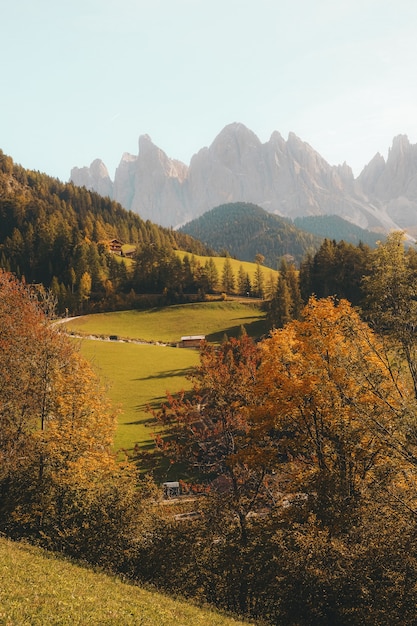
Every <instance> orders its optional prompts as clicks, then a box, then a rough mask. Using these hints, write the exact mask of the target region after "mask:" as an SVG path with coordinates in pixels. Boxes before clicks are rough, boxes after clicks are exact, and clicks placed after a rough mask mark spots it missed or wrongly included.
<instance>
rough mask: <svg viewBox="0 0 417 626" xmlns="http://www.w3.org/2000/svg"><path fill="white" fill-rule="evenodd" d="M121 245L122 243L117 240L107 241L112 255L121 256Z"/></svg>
mask: <svg viewBox="0 0 417 626" xmlns="http://www.w3.org/2000/svg"><path fill="white" fill-rule="evenodd" d="M122 245H123V243H122V242H121V241H120V240H119V239H112V240H111V241H109V250H110V252H113V254H119V255H120V256H121V254H122Z"/></svg>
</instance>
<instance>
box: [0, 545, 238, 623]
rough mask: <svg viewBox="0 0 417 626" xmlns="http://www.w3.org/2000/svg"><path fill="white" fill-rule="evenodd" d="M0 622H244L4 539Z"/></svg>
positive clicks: (0, 557) (0, 548) (0, 560)
mask: <svg viewBox="0 0 417 626" xmlns="http://www.w3.org/2000/svg"><path fill="white" fill-rule="evenodd" d="M0 624H8V625H10V626H29V625H30V626H47V625H51V624H53V625H61V626H66V625H68V626H84V625H86V624H88V625H89V626H96V625H97V626H129V625H132V626H137V625H139V624H140V625H141V626H172V625H174V624H175V625H176V626H185V625H190V626H191V625H192V626H232V625H233V624H235V625H238V624H243V622H239V621H236V620H233V619H231V618H228V617H225V616H224V615H220V614H217V613H215V612H214V611H209V610H202V609H198V608H196V607H194V606H192V605H190V604H187V603H186V602H181V601H180V600H172V599H170V598H167V597H165V596H163V595H161V594H158V593H155V592H151V591H145V590H143V589H141V588H140V587H136V586H133V585H129V584H126V583H123V582H121V581H120V580H119V579H117V578H116V577H113V576H109V575H106V574H104V573H101V572H94V571H93V570H91V569H87V568H84V567H80V566H78V565H75V564H72V563H70V562H68V561H65V560H63V559H61V558H58V557H55V556H54V555H52V554H48V553H47V552H44V551H42V550H39V549H38V548H34V547H32V546H28V545H26V544H16V543H12V542H10V541H8V540H6V539H0Z"/></svg>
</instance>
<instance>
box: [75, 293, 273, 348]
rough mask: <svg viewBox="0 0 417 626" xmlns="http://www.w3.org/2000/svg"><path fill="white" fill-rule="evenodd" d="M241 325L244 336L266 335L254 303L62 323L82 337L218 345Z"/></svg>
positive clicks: (201, 304)
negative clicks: (192, 339)
mask: <svg viewBox="0 0 417 626" xmlns="http://www.w3.org/2000/svg"><path fill="white" fill-rule="evenodd" d="M242 325H243V326H245V328H246V331H247V333H248V335H251V336H253V337H259V336H261V335H262V334H263V333H265V332H266V330H267V329H266V324H265V313H263V312H262V311H261V310H260V308H259V306H258V305H256V304H249V303H248V304H245V303H242V302H236V301H229V302H228V301H225V302H198V303H195V304H183V305H175V306H169V307H163V308H155V309H148V310H146V311H117V312H114V313H96V314H94V315H85V316H82V317H78V318H75V319H73V320H70V321H68V322H66V323H65V327H66V328H67V329H68V330H69V331H73V332H80V333H83V334H86V335H88V334H97V335H106V336H109V335H118V336H120V337H126V338H130V339H140V340H143V341H159V342H167V343H171V342H177V341H179V340H180V338H181V337H182V336H183V335H206V338H207V340H208V341H214V342H219V341H221V340H222V338H223V336H224V334H225V333H226V334H227V335H229V336H236V335H237V334H238V333H239V330H240V327H241V326H242Z"/></svg>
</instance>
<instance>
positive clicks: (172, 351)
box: [65, 301, 266, 450]
mask: <svg viewBox="0 0 417 626" xmlns="http://www.w3.org/2000/svg"><path fill="white" fill-rule="evenodd" d="M242 325H244V326H245V328H246V330H247V332H248V334H252V335H254V336H260V335H261V334H262V333H264V332H265V331H266V327H265V320H264V314H263V313H262V312H261V311H260V309H259V306H257V305H255V304H249V303H246V304H245V303H243V304H242V303H240V302H235V301H230V302H228V301H226V302H209V303H199V304H186V305H178V306H171V307H166V308H162V309H151V310H148V311H121V312H117V313H99V314H95V315H87V316H83V317H79V318H76V319H74V320H70V321H68V322H67V323H66V324H65V327H66V328H67V329H68V330H69V331H72V332H74V333H80V334H81V335H83V336H86V337H88V336H89V335H97V336H103V337H108V336H109V335H117V336H118V337H125V338H130V339H143V340H145V341H149V342H151V341H160V342H166V343H176V342H177V341H178V340H179V339H180V338H181V336H183V335H190V334H192V335H194V334H203V335H206V337H207V339H208V340H209V341H221V340H222V338H223V336H224V334H225V333H226V334H228V335H229V336H231V335H237V334H238V333H239V332H240V329H241V326H242ZM81 351H82V353H83V354H84V356H86V358H87V359H88V360H89V361H90V362H91V363H92V364H93V366H94V368H95V369H96V370H97V371H98V373H99V374H100V376H101V378H102V380H103V382H104V383H105V384H106V385H107V386H108V395H109V397H110V398H111V400H112V402H113V403H114V405H115V406H116V407H118V408H120V415H119V420H118V428H117V433H116V438H115V449H116V450H120V449H125V450H131V449H132V448H134V446H135V445H136V444H137V445H138V446H140V447H141V448H142V449H148V448H152V447H153V434H154V432H155V424H154V423H153V422H152V420H151V415H150V413H149V412H148V410H147V407H148V406H149V405H150V406H154V407H156V406H159V405H160V404H161V403H162V402H163V401H164V400H165V399H166V392H167V391H170V392H171V393H176V392H178V391H181V390H182V389H188V388H189V387H190V381H189V380H187V378H186V376H187V374H188V373H189V372H190V371H191V369H192V368H193V367H195V366H196V365H197V364H198V362H199V355H198V351H196V350H186V349H181V348H174V347H168V346H166V345H151V344H143V345H141V344H136V343H129V342H123V341H96V340H92V339H86V338H85V339H83V340H82V341H81Z"/></svg>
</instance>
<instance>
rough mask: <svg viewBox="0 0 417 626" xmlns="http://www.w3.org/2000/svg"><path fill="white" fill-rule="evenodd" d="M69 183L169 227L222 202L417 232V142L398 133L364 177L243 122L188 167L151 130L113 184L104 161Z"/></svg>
mask: <svg viewBox="0 0 417 626" xmlns="http://www.w3.org/2000/svg"><path fill="white" fill-rule="evenodd" d="M70 180H71V181H72V182H73V183H74V184H76V185H80V186H85V187H87V189H92V190H95V191H98V192H99V193H102V192H103V189H105V190H106V192H107V193H106V194H105V195H109V196H110V197H111V198H112V199H114V200H116V201H117V202H120V203H121V204H122V205H123V206H124V207H125V208H127V209H129V210H132V211H134V212H136V213H139V214H140V215H141V217H142V218H143V219H149V220H151V221H153V222H155V223H158V224H160V225H162V226H169V227H174V228H176V227H179V226H181V225H183V224H185V223H186V222H189V221H191V220H193V219H195V218H196V217H199V216H200V215H202V214H203V213H205V212H206V211H208V210H210V209H212V208H213V207H215V206H219V205H222V204H227V203H230V202H249V203H254V204H257V205H258V206H260V207H262V208H263V209H265V210H266V211H268V212H269V213H273V214H276V215H279V216H281V217H290V218H291V219H294V218H296V217H305V216H311V215H329V214H333V215H338V216H339V217H341V218H343V219H345V220H347V221H350V222H352V223H353V224H356V225H357V226H359V227H360V228H364V229H368V230H374V231H376V232H381V233H386V232H389V231H390V230H393V229H396V230H398V229H410V230H411V231H413V229H414V230H416V231H417V145H412V144H410V142H409V140H408V138H407V136H406V135H398V136H397V137H395V138H394V140H393V144H392V147H391V149H390V150H389V154H388V157H387V159H386V160H385V159H384V157H383V156H382V155H380V154H379V153H377V154H376V155H375V157H373V159H371V161H370V162H369V163H368V165H366V166H365V167H364V169H363V170H362V172H361V173H360V174H359V176H358V177H357V178H355V177H354V175H353V172H352V169H351V168H350V167H349V165H348V164H347V163H343V164H341V165H329V163H328V162H327V161H326V160H325V159H324V158H323V157H322V156H321V155H320V154H319V153H318V152H316V151H315V150H314V149H313V148H312V147H311V146H310V145H309V144H308V143H306V142H304V141H302V140H301V139H300V138H299V137H297V135H296V134H295V133H293V132H291V133H289V135H288V139H287V140H285V139H284V138H283V137H282V136H281V134H280V133H279V132H278V131H274V132H273V133H272V134H271V137H270V139H269V140H268V141H267V142H265V143H262V142H261V141H260V139H259V138H258V137H257V135H256V134H255V133H254V132H253V131H251V130H250V129H248V128H247V127H246V126H245V125H244V124H241V123H236V122H235V123H232V124H229V125H227V126H225V127H224V128H223V130H222V131H221V132H220V133H219V134H218V135H217V136H216V137H215V139H214V140H213V142H212V143H211V145H210V146H208V147H203V148H201V149H200V150H199V151H198V152H197V153H196V154H194V155H193V156H192V158H191V160H190V164H189V165H188V166H187V165H186V164H185V163H182V162H181V161H179V160H176V159H171V158H169V157H168V156H167V155H166V153H165V152H164V151H163V150H161V149H160V148H158V147H157V146H156V145H155V144H153V142H152V140H151V138H150V137H149V136H148V135H141V136H140V138H139V151H138V155H137V156H135V155H132V154H129V153H124V155H123V156H122V159H121V161H120V163H119V166H118V167H117V169H116V172H115V177H114V182H112V181H111V179H110V176H109V173H108V170H107V168H106V166H105V165H104V163H103V162H102V161H100V160H99V159H96V160H95V161H93V163H92V164H91V166H90V167H83V168H78V167H74V168H73V169H72V170H71V176H70Z"/></svg>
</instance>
